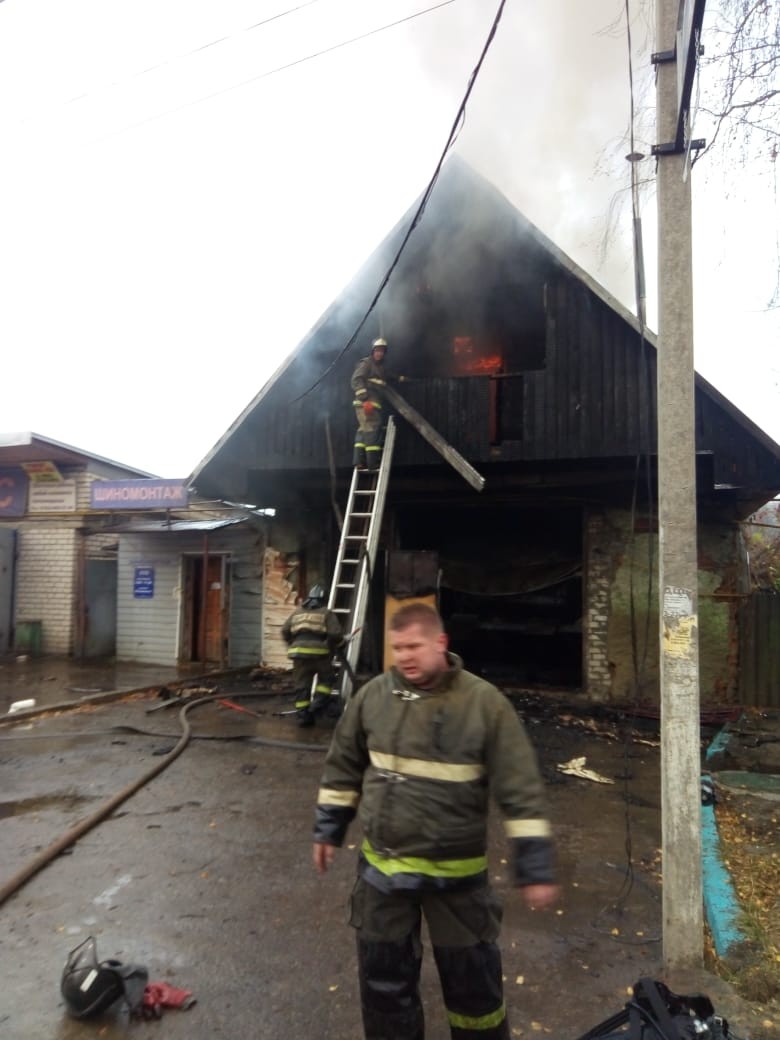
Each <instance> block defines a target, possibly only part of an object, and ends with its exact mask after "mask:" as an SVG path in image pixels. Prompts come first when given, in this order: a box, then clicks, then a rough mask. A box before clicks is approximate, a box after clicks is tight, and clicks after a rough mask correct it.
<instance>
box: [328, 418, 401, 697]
mask: <svg viewBox="0 0 780 1040" xmlns="http://www.w3.org/2000/svg"><path fill="white" fill-rule="evenodd" d="M394 445H395V422H394V420H393V417H392V416H390V417H389V418H388V420H387V428H386V430H385V442H384V447H383V449H382V459H381V462H380V464H379V469H376V470H363V469H357V468H355V469H354V470H353V471H352V483H351V484H350V488H349V498H348V500H347V511H346V514H345V516H344V523H343V525H342V528H341V540H340V542H339V549H338V555H337V557H336V566H335V568H334V571H333V581H332V582H331V586H330V596H329V597H328V608H329V609H330V610H332V611H333V612H334V614H337V615H338V618H339V621H340V622H341V627H342V630H343V632H344V636H345V638H346V640H347V642H346V647H345V650H344V654H343V658H344V661H345V662H346V664H345V665H342V669H341V675H340V678H339V696H340V697H341V700H342V701H345V700H346V699H347V698H348V697H349V696H350V694H351V692H352V677H353V676H354V674H355V669H356V667H357V662H358V658H359V656H360V643H361V639H362V636H363V623H364V621H365V618H366V607H367V606H368V594H369V586H370V584H371V578H372V577H373V574H374V564H375V562H376V553H377V547H378V545H379V532H380V529H381V527H382V514H383V513H384V510H385V498H386V497H387V485H388V482H389V479H390V466H391V464H392V459H393V447H394Z"/></svg>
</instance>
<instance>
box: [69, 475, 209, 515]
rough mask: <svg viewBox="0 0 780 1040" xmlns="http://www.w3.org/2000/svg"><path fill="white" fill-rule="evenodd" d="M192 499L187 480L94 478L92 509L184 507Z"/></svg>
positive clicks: (91, 495) (91, 496)
mask: <svg viewBox="0 0 780 1040" xmlns="http://www.w3.org/2000/svg"><path fill="white" fill-rule="evenodd" d="M188 501H189V495H188V492H187V482H186V481H184V480H154V479H150V480H93V481H92V484H91V486H90V507H91V508H92V509H183V508H184V507H185V506H186V505H187V502H188Z"/></svg>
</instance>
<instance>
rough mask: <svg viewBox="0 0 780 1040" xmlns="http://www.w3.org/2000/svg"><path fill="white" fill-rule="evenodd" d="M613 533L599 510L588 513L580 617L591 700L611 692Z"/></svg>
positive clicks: (584, 665)
mask: <svg viewBox="0 0 780 1040" xmlns="http://www.w3.org/2000/svg"><path fill="white" fill-rule="evenodd" d="M613 539H614V532H613V531H612V530H611V529H610V528H609V527H608V525H607V524H606V522H605V519H604V515H603V514H602V513H597V512H591V513H589V514H588V516H587V518H586V522H585V547H584V552H585V575H586V579H585V616H584V619H583V631H582V636H583V655H584V661H583V674H584V678H585V689H586V691H587V693H588V696H589V697H590V698H591V699H592V700H594V701H608V700H609V698H610V695H611V692H612V669H611V667H610V661H609V640H608V637H609V593H610V585H611V582H612V558H611V553H610V550H609V546H610V543H611V541H612V540H613Z"/></svg>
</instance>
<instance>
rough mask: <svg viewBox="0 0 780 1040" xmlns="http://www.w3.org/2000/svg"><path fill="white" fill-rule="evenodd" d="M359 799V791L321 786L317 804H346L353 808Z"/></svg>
mask: <svg viewBox="0 0 780 1040" xmlns="http://www.w3.org/2000/svg"><path fill="white" fill-rule="evenodd" d="M359 801H360V791H339V790H337V789H336V788H335V787H321V788H320V790H319V793H318V795H317V805H342V806H344V805H346V806H349V807H351V808H353V809H354V808H355V806H357V804H358V802H359Z"/></svg>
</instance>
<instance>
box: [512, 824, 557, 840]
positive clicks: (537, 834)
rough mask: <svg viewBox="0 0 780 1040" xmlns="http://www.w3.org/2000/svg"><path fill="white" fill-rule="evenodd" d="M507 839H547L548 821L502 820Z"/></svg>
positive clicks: (548, 835)
mask: <svg viewBox="0 0 780 1040" xmlns="http://www.w3.org/2000/svg"><path fill="white" fill-rule="evenodd" d="M504 831H505V833H506V836H507V838H549V837H550V834H551V833H552V832H551V829H550V821H549V820H504Z"/></svg>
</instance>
